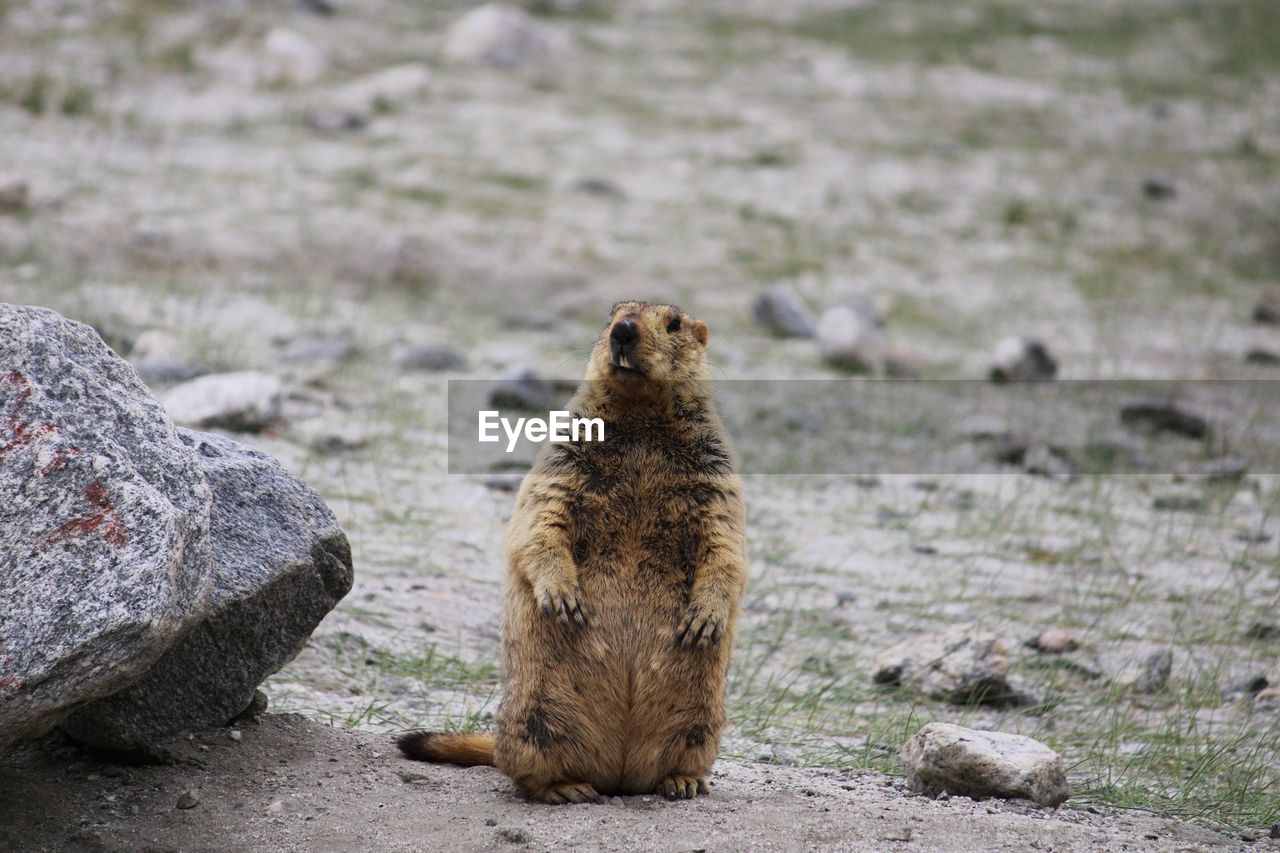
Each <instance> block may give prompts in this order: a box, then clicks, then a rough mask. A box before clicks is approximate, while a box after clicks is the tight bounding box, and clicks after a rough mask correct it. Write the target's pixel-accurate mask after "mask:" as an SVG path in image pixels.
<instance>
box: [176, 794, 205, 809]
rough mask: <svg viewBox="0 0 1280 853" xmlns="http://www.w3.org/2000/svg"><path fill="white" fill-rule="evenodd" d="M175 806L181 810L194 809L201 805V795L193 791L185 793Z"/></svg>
mask: <svg viewBox="0 0 1280 853" xmlns="http://www.w3.org/2000/svg"><path fill="white" fill-rule="evenodd" d="M175 805H176V806H177V807H178V808H180V809H194V808H195V807H196V806H198V805H200V795H199V794H197V793H196V792H195V791H193V790H187V791H183V792H182V794H180V795H179V796H178V802H177V803H175Z"/></svg>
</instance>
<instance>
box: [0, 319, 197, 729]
mask: <svg viewBox="0 0 1280 853" xmlns="http://www.w3.org/2000/svg"><path fill="white" fill-rule="evenodd" d="M210 502H211V491H210V489H209V487H208V485H207V484H206V482H205V478H204V475H203V473H202V471H201V466H200V463H199V461H198V460H197V459H196V457H195V455H194V454H192V453H191V451H190V450H189V449H188V448H186V447H185V446H184V445H183V444H182V442H181V441H180V440H179V439H178V435H177V432H176V430H175V428H174V426H173V424H172V423H171V422H170V421H169V419H168V417H166V416H165V413H164V410H163V409H161V408H160V405H159V404H158V403H157V402H156V401H155V399H154V398H153V397H152V396H151V394H150V393H149V392H148V391H147V389H146V387H145V386H144V385H143V384H142V382H141V380H139V379H138V376H137V374H136V373H134V371H133V369H132V368H131V367H129V365H128V364H126V363H125V362H124V360H123V359H121V358H120V357H119V356H117V355H116V354H115V353H113V352H112V351H111V350H110V349H109V348H108V347H107V345H106V344H105V343H103V341H102V338H100V337H99V336H98V334H97V332H95V331H94V330H93V329H91V328H90V327H89V326H86V325H83V324H81V323H75V322H72V321H69V320H66V319H64V318H62V317H60V316H59V315H57V314H55V313H54V312H52V311H47V310H44V309H41V308H25V307H18V306H14V305H5V304H2V303H0V747H3V746H4V745H5V744H8V743H11V742H13V741H15V740H18V739H20V738H24V737H29V736H34V735H37V734H40V733H41V732H43V731H46V730H48V729H49V728H51V727H53V726H54V725H56V724H57V723H58V722H59V720H60V719H62V717H63V716H65V715H66V713H67V712H68V711H69V710H70V709H71V708H72V707H73V706H75V705H78V704H80V703H83V702H86V701H89V700H92V699H97V698H100V697H103V696H107V695H110V694H111V693H114V692H116V691H118V690H120V689H122V688H123V687H125V686H127V685H128V684H130V683H131V682H133V681H134V680H136V679H137V678H138V677H140V676H141V675H142V674H143V673H144V672H146V670H147V669H148V668H149V667H150V666H151V665H152V664H153V663H154V662H155V661H156V660H157V659H158V658H159V657H160V655H161V654H163V652H164V651H165V650H166V649H167V648H168V647H169V646H171V645H172V644H173V643H174V641H175V640H177V638H178V637H180V636H182V635H183V634H184V633H186V632H187V631H189V630H190V629H191V628H192V627H194V624H195V623H196V621H198V619H199V618H200V617H199V614H200V612H201V611H202V610H203V609H204V607H205V606H206V605H207V602H208V600H209V597H210V593H211V590H212V572H211V567H212V565H213V563H212V560H211V551H210V544H211V543H210V539H209V507H210Z"/></svg>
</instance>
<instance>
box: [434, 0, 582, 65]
mask: <svg viewBox="0 0 1280 853" xmlns="http://www.w3.org/2000/svg"><path fill="white" fill-rule="evenodd" d="M568 47H569V41H568V38H567V37H566V36H565V35H564V34H563V33H561V32H560V31H559V30H555V29H552V28H551V27H549V26H547V25H546V24H543V23H541V22H539V21H537V20H535V19H534V18H532V17H531V16H530V15H529V13H528V12H526V11H525V10H523V9H521V8H518V7H516V6H511V5H508V4H506V3H486V4H484V5H483V6H479V7H477V8H474V9H472V10H471V11H469V12H467V13H466V14H465V15H463V16H462V17H461V18H459V19H458V20H456V21H454V22H453V24H451V25H450V26H449V28H448V30H446V32H445V34H444V58H445V59H447V60H448V61H450V62H457V63H471V64H480V65H491V66H494V67H496V68H501V69H503V70H506V71H514V70H517V69H522V68H527V67H530V66H545V65H549V64H552V63H554V62H556V61H557V60H559V59H561V58H563V56H564V55H565V54H566V53H567V52H568Z"/></svg>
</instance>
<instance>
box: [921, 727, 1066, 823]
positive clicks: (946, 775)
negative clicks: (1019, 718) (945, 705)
mask: <svg viewBox="0 0 1280 853" xmlns="http://www.w3.org/2000/svg"><path fill="white" fill-rule="evenodd" d="M901 758H902V767H903V770H905V771H906V774H907V785H908V787H910V788H911V789H912V790H913V791H918V792H920V793H922V794H926V795H928V796H937V795H939V794H941V793H944V792H945V793H948V794H955V795H958V796H962V797H972V798H973V799H979V798H983V797H1002V798H1005V799H1024V800H1033V801H1035V802H1037V803H1039V804H1040V805H1042V806H1057V805H1059V804H1061V803H1062V802H1063V801H1065V800H1066V799H1067V797H1069V796H1070V795H1071V790H1070V787H1069V786H1068V784H1067V772H1066V766H1065V764H1064V763H1063V760H1062V756H1060V755H1058V753H1056V752H1054V751H1053V750H1052V749H1050V748H1049V747H1047V746H1045V745H1044V744H1042V743H1040V742H1039V741H1036V740H1032V739H1031V738H1029V737H1023V736H1022V735H1012V734H1005V733H1004V732H980V731H975V730H974V729H967V728H965V727H964V726H957V725H952V724H951V723H929V724H928V725H927V726H925V727H924V728H922V729H920V731H918V732H916V733H915V735H913V736H912V737H911V739H910V740H908V741H907V742H906V743H905V744H904V745H903V747H902V753H901Z"/></svg>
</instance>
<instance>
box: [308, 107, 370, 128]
mask: <svg viewBox="0 0 1280 853" xmlns="http://www.w3.org/2000/svg"><path fill="white" fill-rule="evenodd" d="M305 121H306V123H307V127H309V128H311V129H312V130H318V131H320V132H321V133H342V132H346V131H352V130H360V129H362V128H363V127H365V125H367V124H368V123H369V122H368V119H366V118H365V117H364V116H362V115H361V114H360V113H358V112H353V111H351V110H340V109H315V110H311V111H310V112H309V113H307V115H306V118H305Z"/></svg>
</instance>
